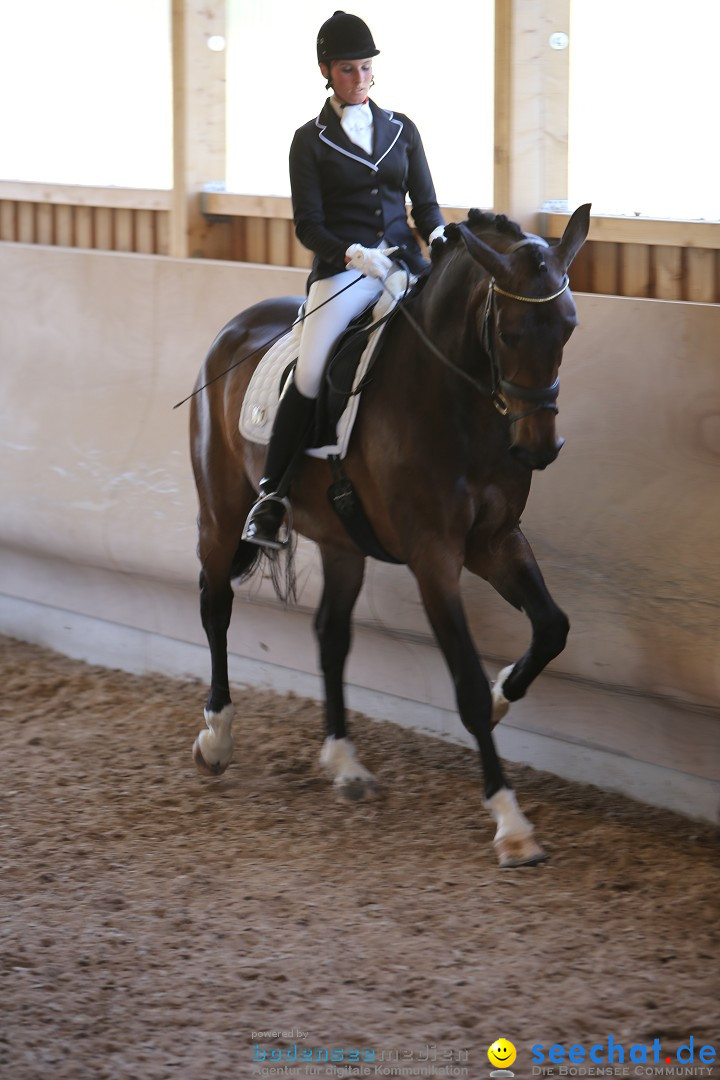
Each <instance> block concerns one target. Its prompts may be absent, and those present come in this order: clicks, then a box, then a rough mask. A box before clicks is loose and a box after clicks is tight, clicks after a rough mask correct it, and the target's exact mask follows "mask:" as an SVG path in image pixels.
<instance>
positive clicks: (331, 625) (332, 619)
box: [315, 547, 378, 801]
mask: <svg viewBox="0 0 720 1080" xmlns="http://www.w3.org/2000/svg"><path fill="white" fill-rule="evenodd" d="M320 550H321V555H322V561H323V572H324V576H325V583H324V588H323V595H322V599H321V601H320V607H319V608H318V611H317V614H316V616H315V633H316V635H317V640H318V645H319V647H320V666H321V668H322V673H323V678H324V682H325V729H326V737H325V741H324V743H323V747H322V750H321V752H320V763H321V765H322V766H323V767H324V768H325V769H327V771H328V772H329V773H330V775H331V776H332V778H333V786H334V787H335V790H336V791H337V793H338V795H340V796H341V798H344V799H350V800H352V801H357V800H359V799H364V798H367V797H369V796H371V795H373V794H375V792H376V791H377V787H378V785H377V781H376V780H375V777H374V776H373V774H372V773H371V772H369V771H368V770H367V769H366V768H365V766H364V765H362V764H361V763H360V762H359V761H358V759H357V757H356V754H355V747H354V746H353V744H352V743H351V741H350V739H349V737H348V732H347V719H346V714H345V692H344V685H343V672H344V670H345V661H346V659H347V655H348V653H349V651H350V642H351V630H350V621H351V617H352V610H353V608H354V606H355V601H356V600H357V598H358V595H359V593H360V589H361V588H362V583H363V576H364V573H365V557H364V555H356V554H354V553H351V552H347V551H344V550H337V549H335V548H330V547H321V549H320Z"/></svg>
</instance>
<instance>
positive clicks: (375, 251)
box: [345, 244, 397, 280]
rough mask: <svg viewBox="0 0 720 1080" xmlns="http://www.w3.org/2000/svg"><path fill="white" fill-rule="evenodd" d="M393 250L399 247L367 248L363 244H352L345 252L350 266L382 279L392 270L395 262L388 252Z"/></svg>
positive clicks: (346, 260)
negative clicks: (388, 255)
mask: <svg viewBox="0 0 720 1080" xmlns="http://www.w3.org/2000/svg"><path fill="white" fill-rule="evenodd" d="M391 251H397V248H383V249H381V248H366V247H363V246H362V244H351V245H350V247H349V248H348V249H347V251H346V252H345V262H346V263H347V265H348V268H350V269H352V270H359V271H360V273H361V274H364V275H365V276H366V277H374V278H380V280H382V279H383V278H384V277H386V276H387V274H388V271H390V270H392V266H393V264H392V262H391V261H390V259H388V257H387V254H386V252H391Z"/></svg>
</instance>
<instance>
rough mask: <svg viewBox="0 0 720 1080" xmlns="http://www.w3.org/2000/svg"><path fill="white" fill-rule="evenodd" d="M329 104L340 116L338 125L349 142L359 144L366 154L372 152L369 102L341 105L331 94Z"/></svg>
mask: <svg viewBox="0 0 720 1080" xmlns="http://www.w3.org/2000/svg"><path fill="white" fill-rule="evenodd" d="M330 104H331V105H332V107H333V110H334V111H335V113H336V114H337V115H338V116H339V117H340V127H341V128H342V129H343V131H344V132H345V134H346V135H347V137H348V139H349V140H350V142H351V143H354V144H355V146H359V147H360V148H361V149H362V150H364V151H365V153H366V154H371V153H372V147H373V115H372V110H371V108H370V102H369V100H368V101H363V102H362V103H361V104H360V105H343V103H342V102H341V101H338V99H337V98H336V97H335V95H334V94H333V95H332V97H331V98H330Z"/></svg>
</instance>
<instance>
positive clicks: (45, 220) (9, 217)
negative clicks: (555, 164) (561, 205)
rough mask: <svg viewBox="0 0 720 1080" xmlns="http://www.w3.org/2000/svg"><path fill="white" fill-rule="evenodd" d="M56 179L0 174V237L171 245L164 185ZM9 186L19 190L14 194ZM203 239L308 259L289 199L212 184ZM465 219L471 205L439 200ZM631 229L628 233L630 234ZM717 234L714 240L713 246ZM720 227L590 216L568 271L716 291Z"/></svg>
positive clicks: (596, 281) (555, 226) (160, 249)
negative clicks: (60, 182) (90, 184)
mask: <svg viewBox="0 0 720 1080" xmlns="http://www.w3.org/2000/svg"><path fill="white" fill-rule="evenodd" d="M103 190H104V189H95V188H78V187H62V188H58V187H53V186H48V185H42V184H16V183H12V184H8V183H5V182H1V181H0V196H2V198H0V240H4V241H11V242H12V241H16V242H20V243H25V244H44V245H58V246H60V247H79V248H98V249H101V250H107V251H110V250H115V251H123V252H138V253H139V254H143V255H168V254H169V253H170V230H169V226H170V211H169V193H168V192H153V191H150V192H146V193H144V192H140V191H130V190H126V191H119V190H117V189H108V191H107V202H106V203H105V204H102V203H101V202H100V200H101V198H102V194H103ZM7 196H17V198H10V197H7ZM198 199H199V200H200V202H201V204H202V206H203V207H204V215H203V220H204V239H203V241H202V244H201V246H200V247H199V248H198V250H197V251H196V252H194V253H193V254H194V255H195V256H204V257H206V258H215V259H221V260H225V259H227V260H231V261H234V262H249V263H260V264H263V265H269V266H290V267H299V268H303V269H305V268H309V267H310V265H311V263H312V256H311V254H310V252H309V251H307V250H306V249H305V248H304V247H303V246H302V244H301V243H300V242H299V241H298V239H297V237H296V236H295V229H294V226H293V221H292V207H291V204H290V200H289V199H285V198H272V197H270V196H257V195H235V194H232V193H230V192H224V191H219V190H206V191H204V192H203V193H202V196H198ZM443 213H444V215H445V218H446V220H447V221H461V220H462V219H463V218H464V217H466V215H467V209H466V208H465V207H443ZM567 220H568V215H566V214H556V213H543V214H540V215H538V223H537V224H536V226H535V230H536V231H537V232H538V233H540V235H543V236H546V237H548V239H551V240H552V239H556V238H557V237H559V236H560V235H561V234H562V230H563V228H564V227H565V224H566V223H567ZM631 238H632V239H631ZM713 244H717V248H715V247H713ZM718 249H720V231H719V230H718V228H717V227H716V225H715V224H714V223H712V222H671V221H646V220H635V219H624V218H623V219H620V218H602V217H601V218H592V219H591V225H590V234H589V239H588V241H587V242H586V244H585V245H584V247H583V248H582V249H581V251H580V252H579V254H578V255H577V257H576V259H575V262H574V263H573V265H572V268H571V271H570V279H571V284H572V288H573V289H574V291H575V292H590V293H602V294H606V295H610V296H613V295H617V296H630V297H632V296H636V297H643V298H645V297H648V298H655V299H661V300H686V301H691V302H694V303H704V304H709V303H717V302H718V301H720V250H718Z"/></svg>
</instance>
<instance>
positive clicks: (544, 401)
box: [481, 241, 570, 424]
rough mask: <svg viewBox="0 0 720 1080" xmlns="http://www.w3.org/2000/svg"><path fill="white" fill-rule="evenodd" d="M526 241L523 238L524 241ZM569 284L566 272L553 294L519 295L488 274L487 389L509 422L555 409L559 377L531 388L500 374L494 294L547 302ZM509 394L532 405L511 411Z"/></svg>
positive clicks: (485, 318)
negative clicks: (508, 399)
mask: <svg viewBox="0 0 720 1080" xmlns="http://www.w3.org/2000/svg"><path fill="white" fill-rule="evenodd" d="M527 242H528V241H522V243H527ZM516 246H518V247H519V246H520V245H516ZM569 284H570V278H569V277H568V276H567V274H566V275H565V278H564V280H563V284H562V288H560V289H558V291H557V292H555V293H553V294H552V296H519V295H518V294H517V293H511V292H507V290H506V289H501V288H500V286H499V285H498V284H497V283H496V281H495V278H493V277H491V278H490V282H489V284H488V291H487V297H486V298H485V307H484V309H483V315H482V335H481V340H482V346H483V349H484V350H485V352H486V353H487V355H488V357H489V359H490V370H491V375H492V387H491V390H490V397H491V398H492V403H493V405H494V406H495V408H496V409H497V411H498V412H499V413H500V415H501V416H507V418H508V420H509V422H510V423H511V424H514V423H515V422H516V421H517V420H524V419H525V417H526V416H532V415H533V413H536V412H540V411H541V409H550V410H551V412H555V413H556V412H557V411H558V407H557V398H558V394H559V393H560V376H558V377H557V379H556V380H555V382H554V383H553V384H552V385H551V386H541V387H531V386H520V385H519V384H518V383H514V382H511V381H510V380H509V379H505V378H504V377H503V373H502V368H501V367H500V361H499V359H498V356H497V351H496V349H495V311H496V300H495V295H496V293H497V294H498V295H500V296H508V297H509V298H510V299H511V300H521V301H522V302H523V303H525V304H547V303H549V302H550V301H551V300H557V298H558V296H562V294H563V293H564V292H565V290H566V289H567V287H568V285H569ZM506 394H507V396H508V397H512V398H516V399H517V400H518V401H525V402H527V404H528V405H532V406H533V408H531V409H528V410H527V412H522V413H512V414H511V413H510V406H509V405H508V403H507V398H506V396H505V395H506Z"/></svg>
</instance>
